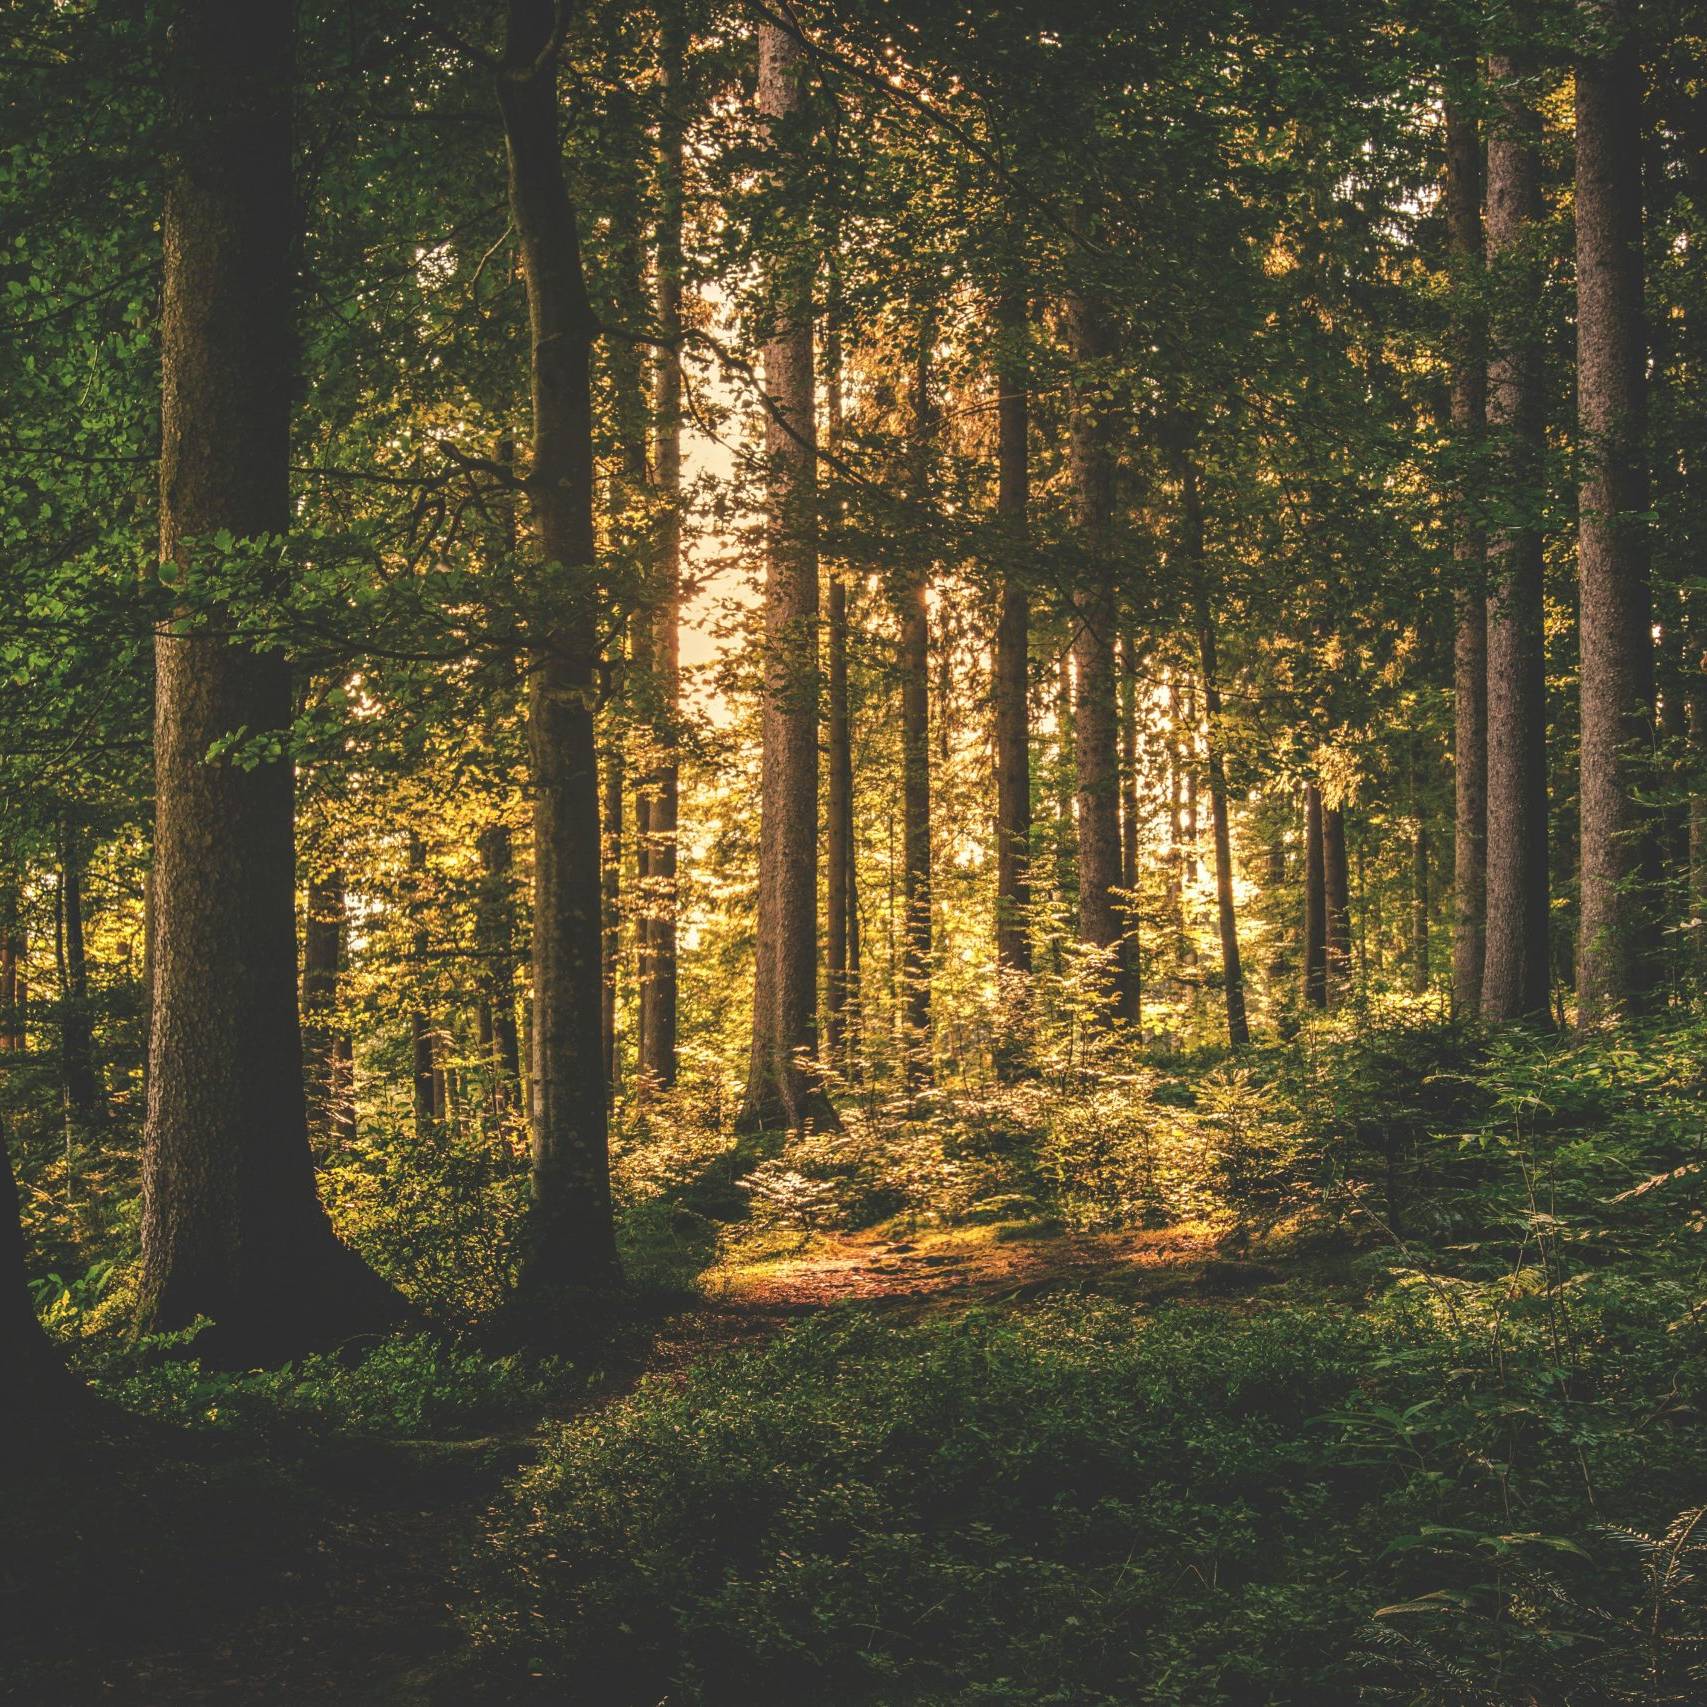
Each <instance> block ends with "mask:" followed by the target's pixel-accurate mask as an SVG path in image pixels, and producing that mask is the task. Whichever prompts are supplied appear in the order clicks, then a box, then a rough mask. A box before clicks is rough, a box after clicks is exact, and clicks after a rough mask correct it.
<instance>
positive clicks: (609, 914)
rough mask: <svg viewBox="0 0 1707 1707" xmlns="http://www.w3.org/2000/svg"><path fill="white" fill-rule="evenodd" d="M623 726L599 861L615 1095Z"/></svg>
mask: <svg viewBox="0 0 1707 1707" xmlns="http://www.w3.org/2000/svg"><path fill="white" fill-rule="evenodd" d="M623 734H624V729H623V725H622V724H621V723H620V722H619V721H618V720H617V719H616V718H615V717H614V716H613V717H612V718H611V721H610V737H609V744H608V746H607V747H606V750H605V767H604V768H605V777H604V791H605V804H604V819H603V828H604V835H603V854H602V858H601V860H600V878H599V895H600V900H599V916H600V918H601V920H602V921H603V925H604V949H603V963H604V983H603V987H602V989H601V991H600V996H599V1043H600V1048H601V1051H602V1053H603V1055H604V1063H605V1083H606V1085H607V1086H608V1087H609V1088H610V1090H611V1092H613V1093H614V1092H615V1091H616V1089H617V1085H618V1083H619V1081H620V1079H621V1073H620V1071H619V1067H618V1062H617V1053H616V1003H617V994H618V990H617V969H618V967H619V966H620V964H621V961H622V782H623V772H624V770H625V769H626V766H625V764H624V762H623V747H622V741H623Z"/></svg>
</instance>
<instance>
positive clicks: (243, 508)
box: [137, 0, 402, 1358]
mask: <svg viewBox="0 0 1707 1707" xmlns="http://www.w3.org/2000/svg"><path fill="white" fill-rule="evenodd" d="M292 36H293V30H292V8H291V6H290V5H289V4H287V3H286V0H259V3H258V4H257V5H255V6H252V7H246V8H244V9H243V10H242V12H241V13H239V12H237V11H234V10H233V9H232V8H230V7H227V6H223V5H220V4H218V3H217V0H182V3H181V4H180V5H179V6H178V7H177V8H176V11H175V15H174V19H173V27H172V30H171V33H170V37H169V46H168V58H167V64H166V81H167V90H168V100H169V112H170V124H171V138H170V144H171V147H170V156H169V160H170V165H169V171H168V174H167V182H166V208H165V221H164V234H165V241H164V247H165V280H164V287H163V300H162V310H161V334H160V340H161V367H162V377H163V385H162V398H161V462H160V531H161V541H160V557H161V562H162V565H163V566H164V569H163V573H164V576H165V579H166V580H167V581H168V582H169V583H173V584H176V583H178V582H180V581H182V580H184V579H187V578H188V577H189V576H190V575H191V574H192V572H193V571H194V569H195V566H196V565H197V563H198V562H203V563H205V561H206V559H207V555H208V553H209V552H218V551H220V550H222V549H224V550H229V551H230V552H232V553H240V552H241V553H252V554H255V555H257V556H260V557H262V558H265V559H270V558H271V557H272V556H273V555H274V554H275V553H276V550H277V542H278V541H279V539H280V537H281V536H282V535H283V534H284V533H285V532H286V530H287V529H288V527H289V525H290V495H289V467H290V463H289V444H290V398H291V391H292V372H291V368H292V358H291V347H292V346H291V253H290V252H291V226H290V210H291V207H292V205H293V196H292V184H291V129H290V67H291V61H292ZM228 541H229V542H231V543H230V544H229V546H228V545H227V544H226V542H228ZM221 626H222V623H221V619H220V618H219V617H218V615H217V614H216V616H215V618H214V619H213V621H211V622H210V623H209V624H208V625H207V626H205V627H198V626H196V625H195V624H194V623H193V621H192V620H191V619H190V618H189V617H188V616H187V615H186V616H183V617H181V618H179V619H178V620H175V621H173V622H172V623H170V624H169V625H168V626H167V627H166V628H165V629H164V630H163V631H162V632H161V633H160V635H159V638H158V640H157V642H156V650H155V669H156V696H155V795H156V810H155V831H154V867H153V874H152V897H153V904H154V912H153V927H152V932H151V935H152V949H153V1017H152V1024H151V1028H150V1058H149V1073H148V1117H147V1125H146V1128H145V1132H144V1139H143V1163H142V1266H141V1271H140V1275H139V1278H138V1310H137V1322H138V1326H139V1327H140V1328H142V1329H143V1330H146V1331H153V1330H172V1329H177V1328H184V1327H187V1326H189V1325H190V1324H191V1323H192V1322H194V1321H195V1320H196V1319H197V1318H198V1317H201V1316H206V1317H209V1318H211V1319H212V1321H213V1323H214V1327H215V1336H216V1338H217V1340H218V1342H219V1344H220V1346H221V1349H222V1350H225V1351H229V1352H231V1353H234V1354H236V1355H241V1356H243V1357H245V1358H249V1357H257V1356H261V1357H270V1356H288V1355H290V1354H291V1353H292V1352H294V1351H296V1350H298V1349H299V1348H300V1347H302V1346H303V1345H305V1344H312V1343H316V1342H322V1341H326V1340H330V1339H332V1338H335V1337H342V1336H343V1335H346V1334H349V1333H352V1332H357V1331H360V1330H362V1329H366V1328H372V1327H374V1326H377V1325H381V1324H385V1323H390V1322H394V1321H396V1320H398V1319H399V1317H400V1316H401V1314H402V1308H401V1301H400V1300H399V1299H398V1298H397V1296H396V1295H395V1294H394V1293H393V1292H392V1291H391V1289H390V1288H389V1287H387V1286H385V1285H384V1284H383V1283H381V1282H380V1281H379V1280H378V1279H377V1278H376V1277H375V1276H374V1275H373V1274H372V1273H371V1271H370V1270H369V1269H368V1268H367V1267H366V1265H365V1264H363V1263H362V1262H360V1260H359V1259H358V1258H356V1257H355V1256H354V1255H353V1254H352V1253H351V1252H350V1251H349V1250H348V1249H346V1247H344V1246H343V1245H342V1244H340V1243H339V1242H338V1240H337V1239H336V1238H335V1237H334V1235H333V1232H332V1228H331V1225H330V1223H329V1222H328V1221H327V1218H326V1214H325V1211H324V1210H323V1209H322V1208H321V1205H320V1201H319V1198H318V1196H317V1194H316V1191H315V1183H314V1171H313V1164H312V1162H311V1160H310V1156H309V1148H308V1118H307V1108H306V1104H305V1100H304V1094H303V1075H302V1038H301V1030H300V1021H299V1016H298V1011H297V989H296V897H295V845H294V780H293V774H292V765H291V760H290V755H289V750H288V746H287V740H286V731H287V729H288V726H289V723H290V719H291V690H290V670H289V667H288V665H287V663H286V661H285V659H284V658H283V657H282V656H281V655H280V653H278V652H277V651H276V650H267V649H261V650H251V649H250V648H249V647H247V646H245V645H243V644H241V643H240V642H239V641H237V640H235V639H233V638H229V637H228V636H227V635H226V634H224V633H222V632H221V631H220V630H221ZM234 743H235V744H234ZM222 748H224V749H228V750H225V751H218V750H219V749H222Z"/></svg>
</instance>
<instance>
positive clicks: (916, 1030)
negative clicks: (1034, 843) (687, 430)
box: [896, 323, 933, 1086]
mask: <svg viewBox="0 0 1707 1707" xmlns="http://www.w3.org/2000/svg"><path fill="white" fill-rule="evenodd" d="M931 336H932V334H931V331H930V328H929V325H928V323H927V325H926V326H925V327H922V328H921V330H920V334H919V348H918V355H917V359H916V362H915V364H914V372H913V398H912V415H913V418H912V423H911V425H912V436H913V444H912V460H913V473H912V481H911V484H912V489H913V499H914V502H915V503H916V504H918V505H919V506H920V507H921V508H923V507H924V506H926V505H927V504H928V503H929V495H930V454H931V453H930V435H931V432H932V430H933V428H932V414H931V399H930V340H931ZM927 595H928V571H927V570H926V569H925V567H924V566H923V565H922V564H920V565H908V567H907V568H906V569H905V571H904V572H903V578H902V580H901V584H900V585H899V586H898V587H897V588H896V619H897V622H898V625H899V628H900V657H899V662H900V667H901V905H902V922H901V985H902V1025H903V1031H904V1039H905V1041H904V1047H903V1051H902V1054H903V1057H904V1060H903V1066H904V1070H905V1074H906V1080H907V1084H908V1085H909V1086H914V1085H917V1084H919V1083H921V1082H923V1081H925V1080H928V1079H929V1077H930V1070H931V1007H930V999H931V747H930V608H929V604H928V602H927Z"/></svg>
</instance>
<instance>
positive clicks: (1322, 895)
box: [1304, 782, 1328, 1008]
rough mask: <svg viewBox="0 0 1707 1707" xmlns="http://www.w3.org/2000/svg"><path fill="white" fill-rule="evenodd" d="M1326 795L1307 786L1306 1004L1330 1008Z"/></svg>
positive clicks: (1315, 788)
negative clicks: (1324, 841) (1323, 821)
mask: <svg viewBox="0 0 1707 1707" xmlns="http://www.w3.org/2000/svg"><path fill="white" fill-rule="evenodd" d="M1322 842H1323V837H1322V791H1321V790H1320V789H1319V788H1318V787H1317V786H1316V785H1315V783H1313V782H1309V783H1306V784H1305V785H1304V1000H1305V1001H1306V1002H1307V1003H1308V1004H1309V1005H1310V1006H1311V1007H1313V1008H1325V1007H1326V1006H1327V1005H1328V893H1327V860H1326V857H1325V855H1324V852H1323V846H1322Z"/></svg>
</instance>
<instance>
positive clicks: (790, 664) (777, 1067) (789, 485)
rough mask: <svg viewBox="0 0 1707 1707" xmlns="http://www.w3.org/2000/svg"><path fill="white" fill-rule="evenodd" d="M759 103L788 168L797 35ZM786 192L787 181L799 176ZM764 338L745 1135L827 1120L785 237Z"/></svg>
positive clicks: (808, 660)
mask: <svg viewBox="0 0 1707 1707" xmlns="http://www.w3.org/2000/svg"><path fill="white" fill-rule="evenodd" d="M758 36H759V80H758V102H759V112H760V115H761V117H762V119H763V121H764V124H765V126H766V129H767V132H768V134H769V137H770V140H771V143H772V146H773V147H774V148H775V149H776V151H777V153H778V155H779V156H780V158H781V161H782V169H783V171H784V172H785V174H786V173H788V172H789V170H790V168H791V166H792V165H793V163H794V161H795V160H796V159H797V158H798V156H797V152H796V151H797V150H798V148H799V147H800V144H801V137H800V130H801V125H802V123H803V119H804V100H805V93H806V91H805V80H806V55H805V52H804V50H803V48H802V46H801V43H800V41H799V39H798V37H797V36H796V35H794V34H793V33H792V32H791V31H790V30H788V29H786V28H784V27H782V26H781V25H779V24H776V23H772V22H770V21H769V20H768V19H767V20H765V21H763V22H761V23H760V25H759V31H758ZM791 187H793V188H795V189H796V190H798V188H799V187H800V180H799V179H798V177H795V178H793V180H792V183H791ZM768 259H769V262H770V265H771V269H772V281H771V282H772V290H771V303H770V315H771V321H770V324H769V325H768V327H767V328H766V334H767V336H766V342H765V346H764V388H765V392H766V395H767V398H768V400H769V401H768V407H767V418H766V423H765V457H766V466H767V470H768V482H769V491H768V511H767V517H766V532H765V599H764V635H765V643H764V690H763V703H764V709H763V717H764V725H763V748H764V750H763V760H762V775H761V783H760V804H759V902H758V924H757V942H756V948H755V954H756V965H755V969H754V982H753V1045H752V1054H751V1058H750V1060H749V1062H748V1067H747V1090H746V1095H745V1097H744V1099H743V1102H742V1109H741V1117H740V1123H741V1125H742V1126H743V1127H745V1128H747V1129H749V1130H756V1129H763V1128H765V1127H774V1126H788V1127H791V1128H798V1127H801V1126H804V1125H806V1124H807V1122H808V1121H812V1122H815V1123H817V1124H820V1125H825V1124H834V1122H835V1114H834V1111H833V1110H832V1108H831V1107H830V1104H829V1101H828V1099H827V1098H826V1097H825V1095H824V1093H823V1090H822V1088H821V1086H820V1085H819V1082H818V1074H817V1070H816V1067H815V1065H814V1055H815V1051H816V1046H817V1029H818V1027H817V1008H818V977H817V965H818V845H817V844H818V542H817V517H816V506H817V460H818V456H817V450H818V447H817V426H816V418H815V410H814V405H815V398H814V395H813V393H814V384H813V360H812V270H813V269H812V257H811V255H810V254H809V253H808V252H807V251H806V248H805V245H804V244H803V243H802V242H801V241H799V240H798V238H795V237H793V236H792V235H789V236H785V239H784V240H783V241H782V242H781V243H780V244H779V245H778V247H777V248H775V249H773V251H772V253H771V254H770V256H769V257H768Z"/></svg>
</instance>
